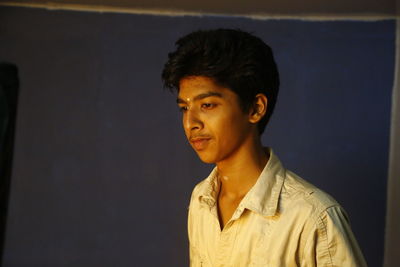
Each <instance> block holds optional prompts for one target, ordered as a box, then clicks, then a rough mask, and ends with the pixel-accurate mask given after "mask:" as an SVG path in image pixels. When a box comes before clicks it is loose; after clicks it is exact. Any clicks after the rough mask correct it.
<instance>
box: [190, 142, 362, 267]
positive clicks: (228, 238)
mask: <svg viewBox="0 0 400 267" xmlns="http://www.w3.org/2000/svg"><path fill="white" fill-rule="evenodd" d="M216 174H217V170H216V168H215V169H214V170H213V171H212V172H211V174H210V175H209V177H208V178H207V179H205V180H204V181H202V182H201V183H199V184H198V185H197V186H196V187H195V188H194V190H193V193H192V198H191V201H190V207H189V218H188V231H189V241H190V266H191V267H198V266H203V267H204V266H211V267H219V266H232V267H242V266H243V267H247V266H273V267H289V266H309V267H311V266H338V267H351V266H359V267H361V266H366V263H365V260H364V258H363V256H362V253H361V251H360V248H359V247H358V245H357V241H356V240H355V238H354V235H353V233H352V231H351V229H350V226H349V222H348V219H347V216H346V213H345V212H344V210H343V208H342V207H340V205H339V204H338V203H337V202H336V201H335V200H334V199H333V198H332V197H330V196H329V195H328V194H326V193H325V192H323V191H321V190H319V189H318V188H316V187H314V186H313V185H311V184H309V183H307V182H306V181H304V180H303V179H301V178H300V177H298V176H297V175H295V174H294V173H292V172H290V171H288V170H286V169H284V168H283V166H282V165H281V163H280V161H279V159H278V158H277V157H276V156H275V155H274V154H273V152H272V150H270V158H269V161H268V163H267V165H266V166H265V168H264V170H263V171H262V173H261V175H260V177H259V178H258V180H257V182H256V184H255V185H254V186H253V187H252V189H251V190H250V191H249V192H248V193H247V194H246V196H245V197H244V198H243V199H242V201H241V202H240V204H239V206H238V207H237V209H236V211H235V212H234V214H233V215H232V218H231V219H230V221H229V222H228V223H227V224H226V225H225V227H224V229H223V230H222V231H221V230H220V225H219V220H218V212H217V205H216V201H217V196H218V192H219V186H220V184H219V181H218V178H217V175H216Z"/></svg>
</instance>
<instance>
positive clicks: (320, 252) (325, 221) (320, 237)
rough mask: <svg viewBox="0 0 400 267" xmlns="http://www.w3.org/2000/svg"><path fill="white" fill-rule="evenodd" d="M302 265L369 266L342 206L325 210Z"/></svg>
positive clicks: (312, 234) (317, 224)
mask: <svg viewBox="0 0 400 267" xmlns="http://www.w3.org/2000/svg"><path fill="white" fill-rule="evenodd" d="M301 266H304V267H305V266H307V267H311V266H318V267H319V266H332V267H333V266H335V267H344V266H346V267H366V266H367V263H366V262H365V259H364V257H363V255H362V253H361V250H360V247H359V246H358V244H357V241H356V239H355V237H354V234H353V232H352V231H351V228H350V224H349V221H348V219H347V216H346V214H345V212H344V210H343V209H342V208H341V207H340V206H332V207H329V208H328V209H326V210H325V211H323V212H322V213H321V214H320V216H319V217H318V219H317V221H316V222H315V230H314V231H313V232H311V234H310V236H309V238H308V240H307V243H306V246H305V249H304V255H303V259H302V262H301Z"/></svg>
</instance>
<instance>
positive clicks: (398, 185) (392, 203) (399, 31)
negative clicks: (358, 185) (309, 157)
mask: <svg viewBox="0 0 400 267" xmlns="http://www.w3.org/2000/svg"><path fill="white" fill-rule="evenodd" d="M391 113H392V114H391V123H390V124H391V125H390V147H389V169H388V170H389V171H388V181H387V206H386V208H387V210H386V231H385V254H384V255H385V256H384V264H383V266H384V267H397V266H399V265H398V264H399V263H398V259H399V255H400V19H397V27H396V62H395V70H394V82H393V93H392V111H391Z"/></svg>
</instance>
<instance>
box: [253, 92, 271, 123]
mask: <svg viewBox="0 0 400 267" xmlns="http://www.w3.org/2000/svg"><path fill="white" fill-rule="evenodd" d="M267 105H268V98H267V97H266V96H265V95H264V94H257V95H256V96H255V97H254V102H253V105H252V106H251V107H250V111H249V121H250V122H251V123H258V122H259V121H260V120H261V119H262V117H264V115H265V113H266V112H267Z"/></svg>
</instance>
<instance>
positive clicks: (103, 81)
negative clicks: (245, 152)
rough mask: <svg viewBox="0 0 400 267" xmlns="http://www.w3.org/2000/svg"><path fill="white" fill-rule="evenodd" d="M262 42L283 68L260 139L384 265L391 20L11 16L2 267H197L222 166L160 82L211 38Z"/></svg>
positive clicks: (1, 54) (2, 44) (1, 43)
mask: <svg viewBox="0 0 400 267" xmlns="http://www.w3.org/2000/svg"><path fill="white" fill-rule="evenodd" d="M214 27H231V28H241V29H243V30H247V31H251V32H254V33H255V34H256V35H258V36H260V37H261V38H263V39H264V40H265V41H266V42H267V43H268V44H269V45H271V47H272V48H273V50H274V53H275V57H276V61H277V63H278V66H279V69H280V73H281V81H282V86H281V92H280V96H279V102H278V104H277V107H276V111H275V114H274V116H273V118H272V120H271V123H270V125H268V126H267V130H266V133H265V134H264V136H263V141H264V144H265V145H268V146H271V147H272V148H273V149H274V151H275V152H276V153H277V154H278V156H279V157H280V158H281V160H282V161H283V163H284V165H285V166H286V167H287V168H289V169H290V170H292V171H294V172H296V173H298V174H299V175H300V176H302V177H303V178H305V179H307V180H309V181H310V182H312V183H314V184H316V185H317V186H319V187H321V188H322V189H324V190H325V191H327V192H329V193H330V194H331V195H333V196H334V197H335V198H336V199H337V200H338V201H339V202H340V203H341V204H342V205H343V206H344V208H345V209H346V210H347V212H348V213H349V215H350V220H351V224H352V227H353V230H354V232H355V235H356V237H357V239H358V240H359V243H360V245H361V248H362V250H363V252H364V254H365V257H366V259H367V261H368V263H369V265H370V266H381V263H382V258H383V237H384V220H385V206H386V203H385V202H386V181H387V165H388V147H389V126H390V108H391V107H390V103H391V90H392V83H393V72H394V49H395V47H394V42H395V41H394V36H395V21H394V20H385V21H370V22H360V21H336V22H335V21H326V22H311V21H308V22H307V21H300V20H264V21H263V20H251V19H246V18H234V17H190V16H184V17H167V16H152V15H129V14H111V13H85V12H72V11H46V10H39V9H26V8H9V7H8V8H6V7H0V60H1V61H8V62H13V63H15V64H16V65H17V66H18V67H19V76H20V81H21V88H20V97H19V108H18V118H17V129H16V139H15V150H14V166H13V175H12V184H11V189H10V203H9V214H8V221H7V231H6V240H5V249H4V252H3V266H5V267H7V266H52V267H53V266H187V264H188V255H187V239H186V212H187V205H188V200H189V197H190V193H191V189H192V188H193V186H194V185H195V184H196V183H197V182H199V181H200V180H201V179H203V178H204V177H205V176H207V174H208V172H209V171H210V169H211V168H212V166H210V165H205V164H202V163H201V162H200V161H199V160H198V158H197V156H196V155H195V154H194V152H193V151H191V148H190V147H189V146H188V145H187V143H186V141H185V138H184V135H183V131H182V129H181V123H180V118H179V112H178V110H177V108H176V105H175V96H174V95H173V94H171V93H169V92H167V91H165V90H163V88H162V83H161V80H160V73H161V69H162V67H163V64H164V63H165V61H166V59H167V53H168V52H169V51H171V50H172V49H174V42H175V40H176V39H177V38H178V37H180V36H181V35H183V34H185V33H188V32H190V31H192V30H196V29H199V28H214Z"/></svg>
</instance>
